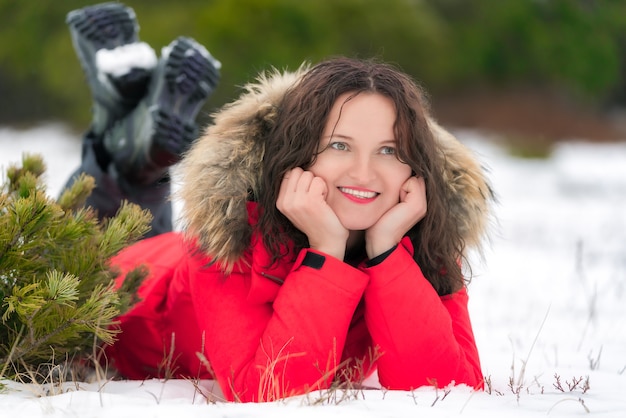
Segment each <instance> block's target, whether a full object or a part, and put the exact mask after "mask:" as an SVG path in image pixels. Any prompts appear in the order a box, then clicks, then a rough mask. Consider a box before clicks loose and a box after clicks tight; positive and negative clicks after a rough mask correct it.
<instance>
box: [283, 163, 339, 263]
mask: <svg viewBox="0 0 626 418" xmlns="http://www.w3.org/2000/svg"><path fill="white" fill-rule="evenodd" d="M327 194H328V189H327V187H326V183H325V182H324V180H322V179H321V178H320V177H315V175H314V174H313V173H312V172H310V171H305V170H303V169H302V168H299V167H296V168H294V169H292V170H290V171H288V172H287V173H286V174H285V176H284V178H283V181H282V183H281V185H280V190H279V192H278V199H277V200H276V208H278V210H279V211H280V212H281V213H282V214H283V215H285V216H286V217H287V219H289V220H290V221H291V223H293V224H294V226H295V227H296V228H298V229H299V230H300V231H302V232H303V233H304V234H305V235H306V236H307V237H308V239H309V246H310V247H311V248H312V249H315V250H317V251H320V252H323V253H326V254H329V255H331V256H333V257H336V258H338V259H339V260H343V257H344V255H345V251H346V242H347V240H348V230H347V229H346V228H344V226H343V225H342V224H341V222H340V221H339V218H337V215H336V214H335V212H334V211H333V210H332V208H331V207H330V206H329V205H328V203H326V195H327Z"/></svg>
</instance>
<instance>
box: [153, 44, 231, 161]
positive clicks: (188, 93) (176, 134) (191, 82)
mask: <svg viewBox="0 0 626 418" xmlns="http://www.w3.org/2000/svg"><path fill="white" fill-rule="evenodd" d="M170 46H171V49H170V51H169V55H168V56H167V58H166V62H165V66H164V73H163V83H164V85H163V86H162V88H161V91H160V92H159V98H158V104H159V105H158V106H157V109H158V110H157V111H155V113H154V114H153V118H154V122H155V127H156V131H155V138H154V140H155V142H156V143H157V144H158V145H160V146H161V147H162V148H164V149H165V150H167V151H168V152H169V153H171V155H170V156H168V158H166V159H167V160H168V162H169V163H170V164H172V163H174V162H176V161H177V160H178V159H180V154H182V153H183V152H185V151H186V150H187V148H188V147H189V145H190V144H191V142H192V141H193V140H194V139H195V138H196V136H197V133H198V128H197V125H196V123H195V119H196V116H197V114H198V112H199V111H200V108H201V107H202V104H203V103H204V101H205V100H206V99H207V97H208V96H209V95H210V94H211V93H212V92H213V90H214V89H215V87H216V86H217V83H218V82H219V77H220V76H219V70H218V68H216V65H219V63H217V62H216V61H214V59H213V58H212V57H211V56H210V55H209V54H208V52H206V50H205V49H204V47H203V46H202V45H200V44H198V43H197V42H195V41H194V40H192V39H190V38H185V37H180V38H178V39H177V40H176V41H174V42H173V43H172V44H171V45H170Z"/></svg>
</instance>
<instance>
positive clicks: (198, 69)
mask: <svg viewBox="0 0 626 418" xmlns="http://www.w3.org/2000/svg"><path fill="white" fill-rule="evenodd" d="M220 67H221V64H220V62H219V61H217V60H216V59H215V58H213V56H212V55H211V54H210V53H209V52H208V51H207V50H206V49H205V48H204V46H202V45H200V44H199V43H198V42H196V41H195V40H193V39H191V38H187V37H179V38H177V39H176V40H174V41H173V42H172V43H171V44H170V45H168V46H167V47H165V48H163V50H162V55H161V59H160V60H159V63H158V64H157V67H156V68H155V70H154V73H153V76H152V80H151V82H150V86H149V88H148V93H147V95H146V97H145V98H144V99H143V100H141V101H140V102H139V104H138V105H137V106H136V107H135V109H134V110H133V111H132V112H131V113H130V114H129V115H128V117H126V118H125V119H123V120H120V121H119V122H118V123H116V124H115V125H114V126H113V127H112V128H111V129H109V130H108V131H107V132H106V134H105V137H104V146H105V149H106V150H107V152H108V153H109V155H111V158H112V160H113V163H114V165H115V167H116V169H117V171H118V172H119V173H120V176H121V177H123V178H125V179H126V180H128V181H129V182H130V183H134V184H150V183H154V182H155V181H158V180H160V179H162V178H163V177H164V176H165V175H166V174H167V169H168V168H169V167H170V166H171V165H173V164H176V163H177V162H178V161H179V160H180V158H181V156H182V154H183V153H184V152H185V151H187V150H188V149H189V147H190V146H191V143H192V142H193V141H194V140H195V139H196V138H197V136H198V126H197V124H196V116H197V115H198V112H199V111H200V109H201V108H202V106H203V104H204V102H205V101H206V99H207V98H208V97H209V96H210V95H211V93H212V92H213V91H214V90H215V88H216V87H217V84H218V82H219V78H220V73H219V69H220Z"/></svg>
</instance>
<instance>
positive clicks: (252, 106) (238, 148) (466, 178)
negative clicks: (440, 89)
mask: <svg viewBox="0 0 626 418" xmlns="http://www.w3.org/2000/svg"><path fill="white" fill-rule="evenodd" d="M306 70H307V68H306V67H301V68H300V69H299V70H298V71H296V72H293V73H291V72H279V71H278V70H274V71H272V72H271V73H269V74H262V75H261V76H259V77H258V78H257V80H256V82H254V83H250V84H248V85H246V86H245V87H244V92H243V93H242V95H241V96H240V98H239V99H238V100H236V101H235V102H232V103H230V104H229V105H226V106H224V107H223V108H222V109H220V110H219V111H218V112H217V113H216V114H214V115H213V116H214V122H213V124H212V125H210V126H209V127H208V128H207V129H206V130H205V131H204V133H203V134H202V135H201V136H200V138H198V140H197V141H195V142H194V144H193V146H192V147H191V148H190V150H189V151H188V152H187V154H186V155H185V157H184V158H183V160H182V162H181V164H180V174H181V176H182V177H181V179H182V186H181V188H180V190H179V192H178V195H179V197H180V198H181V199H182V201H183V208H182V212H181V220H182V222H183V229H184V230H185V231H186V234H187V236H188V237H190V238H193V239H195V240H197V242H198V244H199V246H200V249H201V250H202V251H203V252H205V253H207V254H210V255H211V257H212V258H213V259H214V260H217V261H219V262H220V264H222V265H223V266H225V267H226V268H227V269H229V270H230V269H232V268H233V266H234V265H235V264H236V263H237V262H238V261H240V259H241V256H242V255H243V254H244V252H245V251H246V250H247V249H248V247H249V245H250V239H251V236H252V227H251V226H250V225H249V222H248V213H247V205H246V202H247V198H248V196H249V193H250V192H253V193H257V191H258V184H257V181H258V178H259V177H260V173H261V162H262V160H263V155H264V149H263V146H262V145H261V144H262V141H260V140H258V139H259V138H261V137H262V136H263V135H264V134H265V133H266V132H267V131H268V130H269V129H270V128H271V127H272V125H273V123H274V120H275V116H276V108H277V106H278V105H279V104H280V101H281V100H282V97H283V96H284V93H285V91H286V90H287V89H288V88H289V87H291V86H293V85H294V84H295V83H297V81H298V80H299V78H300V77H301V75H302V74H303V73H304V72H305V71H306ZM430 126H431V129H432V130H433V133H434V134H435V137H436V138H437V140H438V141H439V142H440V143H441V145H442V157H443V158H445V159H446V165H445V166H446V172H445V179H446V182H447V183H448V185H449V189H448V197H447V200H448V202H449V204H450V208H451V210H452V213H453V215H454V216H455V217H456V219H457V222H458V225H459V228H460V230H461V231H462V234H463V237H464V238H465V242H466V245H467V246H468V247H472V246H479V245H480V242H481V239H482V236H483V234H484V232H485V228H486V224H487V221H488V213H489V200H490V199H491V198H492V197H493V194H492V191H491V188H490V186H489V184H488V182H487V180H486V179H485V177H484V174H483V171H482V169H481V167H480V166H479V164H478V163H477V162H476V160H475V159H474V157H473V155H472V154H471V152H470V151H469V150H468V149H467V148H466V147H465V146H463V145H462V144H461V143H460V142H459V141H458V140H457V139H456V138H455V137H454V136H452V135H451V134H450V133H449V132H447V131H446V130H444V129H443V128H442V127H441V126H439V125H438V124H437V123H436V122H435V121H430Z"/></svg>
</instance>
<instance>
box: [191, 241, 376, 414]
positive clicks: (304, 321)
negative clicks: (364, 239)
mask: <svg viewBox="0 0 626 418" xmlns="http://www.w3.org/2000/svg"><path fill="white" fill-rule="evenodd" d="M308 251H311V250H308ZM306 252H307V251H303V252H302V253H301V254H300V256H299V257H298V260H297V261H296V263H295V264H294V267H293V269H292V270H291V272H290V273H289V274H288V276H287V278H286V280H285V282H284V284H283V285H282V286H281V287H280V288H279V290H278V293H277V295H276V298H275V300H274V301H273V303H271V302H267V303H258V302H254V301H253V302H251V301H250V300H249V294H248V293H249V290H250V275H249V274H248V273H243V272H239V273H237V272H234V273H232V274H231V275H229V276H228V277H223V275H222V274H221V273H220V272H219V271H218V270H217V269H212V268H211V269H206V270H204V272H200V273H199V274H197V275H193V276H192V278H191V283H190V284H191V293H192V298H193V304H194V307H195V310H196V316H197V318H198V322H199V326H200V328H201V329H203V330H204V331H205V333H206V347H205V353H206V354H207V356H208V359H209V362H210V364H211V366H212V368H213V373H214V375H215V376H216V378H217V380H218V382H219V384H220V387H221V388H222V391H223V392H224V394H225V396H226V398H227V399H228V400H238V401H243V402H246V401H271V400H276V399H279V398H282V397H285V396H290V395H295V394H301V393H305V392H307V391H310V390H315V389H319V388H324V387H328V385H329V384H330V382H331V381H332V379H333V376H334V372H335V370H336V369H337V367H338V366H339V363H340V358H341V353H342V350H343V347H344V344H345V340H346V335H347V333H348V329H349V326H350V321H351V319H352V316H353V313H354V311H355V309H356V307H357V305H358V303H359V300H360V299H361V298H362V296H363V291H364V289H365V286H366V285H367V281H368V277H367V275H366V274H364V273H363V272H361V271H360V270H358V269H356V268H353V267H350V266H348V265H346V264H344V263H343V262H341V261H339V260H336V259H334V258H332V257H328V256H326V257H325V262H324V263H323V265H322V266H321V267H320V268H319V269H316V268H313V267H309V266H305V265H302V259H303V257H304V255H305V253H306Z"/></svg>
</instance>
